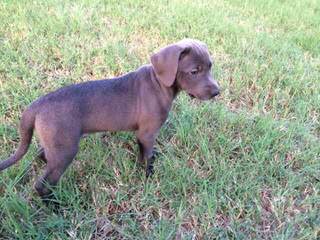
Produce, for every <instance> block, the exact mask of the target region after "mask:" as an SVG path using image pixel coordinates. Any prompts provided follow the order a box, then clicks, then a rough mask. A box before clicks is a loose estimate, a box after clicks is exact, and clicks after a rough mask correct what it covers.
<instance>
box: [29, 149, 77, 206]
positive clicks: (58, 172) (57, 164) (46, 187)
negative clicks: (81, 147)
mask: <svg viewBox="0 0 320 240" xmlns="http://www.w3.org/2000/svg"><path fill="white" fill-rule="evenodd" d="M77 151H78V145H77V144H76V145H75V146H73V148H71V149H70V148H67V149H64V148H63V149H61V148H60V147H59V148H55V149H50V150H48V151H46V150H45V155H46V159H47V166H46V168H45V172H44V174H43V175H42V176H41V177H39V178H38V180H37V182H36V184H35V189H36V190H37V192H38V194H39V195H40V197H41V198H42V200H43V201H44V202H45V203H49V202H50V201H51V200H54V195H53V193H52V187H55V186H56V185H57V183H58V181H59V179H60V178H61V176H62V175H63V173H64V172H65V170H66V169H67V167H68V166H69V165H70V163H71V162H72V160H73V158H74V157H75V155H76V154H77Z"/></svg>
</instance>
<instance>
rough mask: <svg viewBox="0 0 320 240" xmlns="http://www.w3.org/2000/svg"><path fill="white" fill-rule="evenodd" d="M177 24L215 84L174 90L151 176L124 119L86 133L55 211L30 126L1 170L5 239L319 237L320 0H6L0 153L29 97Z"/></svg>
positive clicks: (163, 38)
mask: <svg viewBox="0 0 320 240" xmlns="http://www.w3.org/2000/svg"><path fill="white" fill-rule="evenodd" d="M186 37H188V38H196V39H199V40H202V41H204V42H205V43H207V45H208V47H209V49H210V53H211V54H212V56H213V58H214V60H215V65H214V69H213V73H214V76H215V78H216V79H217V80H218V82H219V83H220V85H221V87H222V93H221V96H220V97H219V98H218V100H217V101H215V102H213V101H208V102H200V101H198V100H194V99H190V98H189V97H188V96H187V95H186V94H184V93H181V94H180V95H179V96H178V98H177V99H176V101H175V103H174V106H173V109H172V111H171V113H170V116H169V119H168V122H167V123H166V124H165V125H164V126H163V128H162V129H161V132H160V136H159V138H158V141H157V148H158V150H159V156H158V158H157V161H156V164H155V168H156V172H155V174H154V176H153V177H152V178H151V179H149V180H148V181H146V179H145V177H144V171H143V169H141V168H139V167H137V166H136V165H135V160H136V156H137V146H136V141H135V138H134V136H133V134H132V133H112V134H110V133H103V134H102V133H99V134H94V135H90V136H88V137H86V138H84V139H83V140H82V141H81V146H80V151H79V153H78V155H77V157H76V159H75V160H74V162H73V164H72V165H71V167H70V168H69V169H68V171H67V172H66V174H65V175H64V176H63V178H62V180H61V181H60V184H59V185H58V186H57V187H56V189H55V195H56V196H57V198H58V199H59V201H60V202H61V211H60V212H59V213H55V212H54V211H53V209H51V208H47V207H46V206H45V205H44V204H43V203H42V202H41V201H40V199H39V197H38V196H37V194H36V193H35V190H34V188H33V184H34V182H35V179H36V178H37V176H39V175H40V174H41V171H42V169H43V167H44V166H43V164H42V163H41V162H40V161H39V160H36V159H35V154H36V151H37V147H38V143H37V139H36V138H34V139H33V144H32V145H31V147H30V149H29V152H28V154H27V155H26V156H25V157H24V158H23V160H21V161H20V162H19V164H17V165H15V166H13V167H11V168H9V169H7V170H6V171H3V172H1V173H0V239H306V240H309V239H319V238H320V193H319V191H320V144H319V140H320V122H319V121H320V41H319V39H320V2H319V0H306V1H301V0H292V1H284V0H283V1H280V0H269V1H263V0H244V1H243V0H242V1H240V0H228V1H227V0H225V1H223V0H217V1H213V0H212V1H210V0H203V1H195V0H180V1H178V0H172V1H153V0H151V1H147V0H145V1H142V0H138V1H135V0H124V1H115V0H105V1H102V0H101V1H99V0H79V1H71V0H70V1H64V0H49V1H40V0H39V1H28V0H2V1H1V2H0V145H1V148H0V159H5V158H7V157H8V156H9V155H10V154H11V153H12V152H13V151H14V150H15V149H16V147H17V144H18V142H19V135H18V132H17V126H18V123H19V118H20V116H21V112H22V111H23V109H24V108H25V107H26V106H27V105H28V104H30V103H31V102H32V101H33V100H35V99H36V98H37V97H39V96H41V95H43V94H45V93H48V92H50V91H52V90H55V89H57V88H59V87H61V86H65V85H68V84H71V83H76V82H83V81H87V80H93V79H102V78H110V77H113V76H119V75H121V74H124V73H127V72H129V71H132V70H135V69H136V68H137V67H139V66H140V65H142V64H146V63H149V56H150V55H151V54H152V52H155V51H157V50H158V49H160V48H161V47H163V46H165V45H167V44H169V43H173V42H175V41H178V40H180V39H182V38H186Z"/></svg>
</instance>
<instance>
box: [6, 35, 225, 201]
mask: <svg viewBox="0 0 320 240" xmlns="http://www.w3.org/2000/svg"><path fill="white" fill-rule="evenodd" d="M212 64H213V63H212V60H211V58H210V55H209V52H208V49H207V47H206V45H205V44H204V43H202V42H200V41H198V40H192V39H185V40H182V41H180V42H177V43H175V44H171V45H169V46H167V47H165V48H162V49H161V50H160V51H159V52H157V53H155V54H153V55H152V56H151V64H149V65H144V66H142V67H140V68H139V69H137V70H136V71H133V72H130V73H128V74H126V75H123V76H121V77H118V78H113V79H109V80H98V81H89V82H84V83H80V84H74V85H71V86H67V87H63V88H60V89H58V90H56V91H54V92H51V93H49V94H47V95H45V96H43V97H40V98H39V99H37V100H36V101H34V102H33V103H32V104H31V105H30V106H29V107H28V108H27V109H26V110H25V111H24V112H23V114H22V117H21V121H20V144H19V147H18V149H17V151H16V152H15V153H14V154H13V155H12V156H11V157H10V158H9V159H7V160H5V161H3V162H1V163H0V171H1V170H3V169H6V168H7V167H9V166H11V165H13V164H14V163H16V162H17V161H19V160H20V159H21V158H22V157H23V156H24V155H25V153H26V152H27V150H28V147H29V145H30V142H31V138H32V134H33V131H34V130H35V131H36V133H37V135H38V137H39V140H40V144H41V146H42V150H41V151H40V157H41V158H42V159H43V160H44V161H45V162H46V168H45V171H44V174H43V175H42V176H41V177H40V178H39V179H38V180H37V181H36V184H35V189H36V190H37V192H38V193H39V195H40V196H41V197H42V198H43V199H50V197H51V196H52V192H51V190H50V188H51V187H50V186H54V185H56V184H57V182H58V181H59V179H60V177H61V176H62V174H63V173H64V171H65V170H66V168H67V167H68V166H69V165H70V163H71V162H72V160H73V158H74V157H75V155H76V154H77V152H78V148H79V141H80V138H81V135H83V134H87V133H94V132H101V131H134V132H135V134H136V137H137V142H138V145H139V156H138V160H139V161H140V162H142V163H145V162H146V163H147V164H146V176H149V175H150V174H152V172H153V161H154V157H153V146H154V143H155V139H156V137H157V134H158V132H159V129H160V128H161V126H162V124H163V123H164V122H165V120H166V119H167V117H168V113H169V111H170V109H171V105H172V102H173V100H174V99H175V97H176V96H177V94H178V93H179V92H180V91H185V92H187V93H188V94H189V95H190V96H191V97H194V98H198V99H200V100H208V99H212V98H214V97H215V96H217V95H218V94H219V86H218V84H217V82H216V81H215V80H214V79H213V77H212V74H211V68H212ZM48 185H49V186H48Z"/></svg>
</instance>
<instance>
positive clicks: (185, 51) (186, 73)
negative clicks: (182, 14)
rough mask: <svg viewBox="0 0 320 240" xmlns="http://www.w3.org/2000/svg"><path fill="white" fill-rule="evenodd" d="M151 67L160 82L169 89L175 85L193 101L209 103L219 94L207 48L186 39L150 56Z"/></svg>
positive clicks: (198, 42) (202, 44) (200, 43)
mask: <svg viewBox="0 0 320 240" xmlns="http://www.w3.org/2000/svg"><path fill="white" fill-rule="evenodd" d="M151 63H152V66H153V69H154V71H155V74H156V76H157V78H158V79H159V81H161V83H163V84H164V85H165V86H167V87H170V86H172V85H174V84H176V86H177V87H178V88H179V89H181V90H184V91H186V92H187V93H188V94H189V95H190V96H191V97H196V98H198V99H201V100H208V99H211V98H213V97H215V96H217V95H218V94H219V93H220V89H219V85H218V83H217V82H216V81H215V80H214V79H213V77H212V74H211V67H212V64H213V62H212V60H211V58H210V54H209V51H208V48H207V46H206V45H205V44H204V43H202V42H200V41H198V40H192V39H185V40H182V41H180V42H177V43H175V44H171V45H169V46H167V47H165V48H162V49H161V50H160V51H159V52H157V53H155V54H154V55H152V56H151Z"/></svg>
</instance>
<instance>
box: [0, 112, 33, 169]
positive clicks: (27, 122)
mask: <svg viewBox="0 0 320 240" xmlns="http://www.w3.org/2000/svg"><path fill="white" fill-rule="evenodd" d="M34 121H35V113H34V112H33V111H32V109H30V108H29V109H26V110H25V111H24V112H23V114H22V117H21V121H20V129H19V130H20V143H19V147H18V149H17V150H16V152H15V153H14V154H13V155H12V156H11V157H9V158H8V159H7V160H4V161H2V162H0V171H2V170H4V169H6V168H8V167H10V166H11V165H13V164H15V163H16V162H18V161H19V160H20V159H21V158H22V157H23V156H24V155H25V154H26V152H27V151H28V148H29V145H30V143H31V139H32V135H33V128H34Z"/></svg>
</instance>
